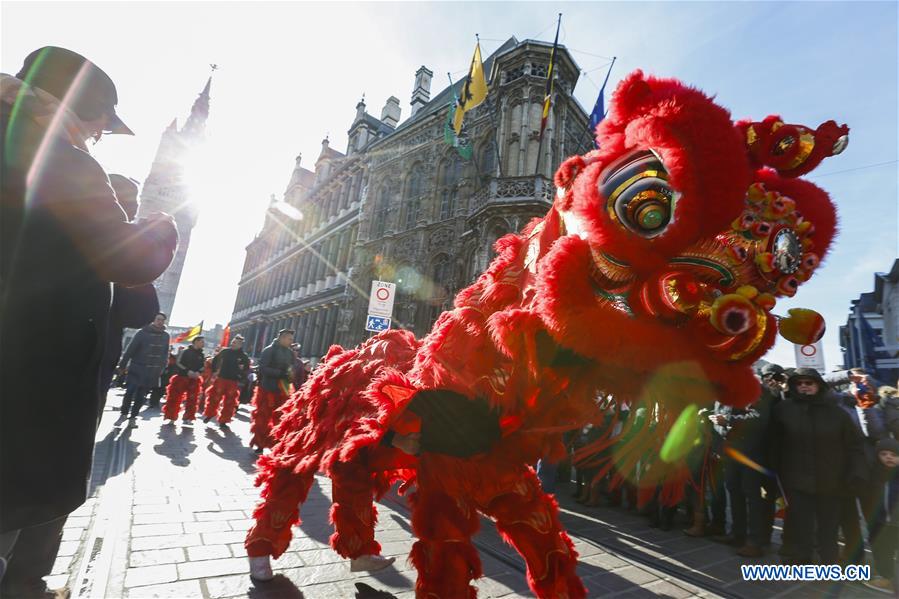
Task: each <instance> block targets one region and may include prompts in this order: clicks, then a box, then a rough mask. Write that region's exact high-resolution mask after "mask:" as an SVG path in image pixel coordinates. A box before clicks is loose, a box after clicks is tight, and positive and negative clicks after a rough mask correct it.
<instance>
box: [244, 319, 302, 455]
mask: <svg viewBox="0 0 899 599" xmlns="http://www.w3.org/2000/svg"><path fill="white" fill-rule="evenodd" d="M293 336H294V331H292V330H290V329H283V330H281V331H279V332H278V337H277V338H276V339H275V340H274V341H272V343H271V345H269V346H268V347H266V348H265V349H264V350H262V355H260V356H259V378H260V380H259V385H257V386H256V393H255V394H254V395H253V420H252V423H251V424H250V432H251V433H253V439H252V440H251V441H250V446H251V447H253V448H254V449H255V451H256V453H262V450H263V449H264V448H265V447H272V446H273V445H274V442H273V441H272V437H271V430H272V429H273V428H274V427H275V425H277V424H278V422H279V421H280V419H281V416H280V413H279V412H278V408H280V407H281V406H282V405H283V404H284V402H285V401H287V397H288V394H289V390H290V369H291V366H293V359H294V355H293V350H291V349H290V346H291V344H292V343H293Z"/></svg>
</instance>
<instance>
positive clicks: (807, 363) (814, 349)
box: [793, 341, 825, 374]
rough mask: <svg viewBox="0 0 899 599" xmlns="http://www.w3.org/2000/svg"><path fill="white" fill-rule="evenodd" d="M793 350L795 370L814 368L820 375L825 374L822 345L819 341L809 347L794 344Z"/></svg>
mask: <svg viewBox="0 0 899 599" xmlns="http://www.w3.org/2000/svg"><path fill="white" fill-rule="evenodd" d="M793 350H794V352H795V354H796V368H814V369H815V370H817V371H818V372H820V373H822V374H823V373H824V372H825V368H824V345H823V344H822V343H821V341H818V342H816V343H811V344H809V345H799V344H798V343H797V344H794V346H793Z"/></svg>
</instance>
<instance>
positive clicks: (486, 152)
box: [478, 136, 496, 178]
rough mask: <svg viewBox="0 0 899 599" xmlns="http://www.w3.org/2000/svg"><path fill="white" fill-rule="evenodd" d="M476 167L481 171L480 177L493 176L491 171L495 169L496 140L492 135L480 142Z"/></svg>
mask: <svg viewBox="0 0 899 599" xmlns="http://www.w3.org/2000/svg"><path fill="white" fill-rule="evenodd" d="M478 168H479V169H480V171H481V177H484V178H488V177H492V176H494V172H493V171H494V170H495V169H496V140H495V139H493V137H492V136H491V137H490V138H489V139H488V140H487V141H485V142H484V143H482V144H481V149H480V151H479V152H478Z"/></svg>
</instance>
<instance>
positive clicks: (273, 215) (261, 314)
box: [231, 38, 593, 361]
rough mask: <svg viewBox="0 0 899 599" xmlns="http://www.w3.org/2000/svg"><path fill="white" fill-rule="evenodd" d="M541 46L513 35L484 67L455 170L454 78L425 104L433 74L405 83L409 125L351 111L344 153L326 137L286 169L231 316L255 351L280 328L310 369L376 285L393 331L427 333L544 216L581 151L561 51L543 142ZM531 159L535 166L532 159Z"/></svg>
mask: <svg viewBox="0 0 899 599" xmlns="http://www.w3.org/2000/svg"><path fill="white" fill-rule="evenodd" d="M551 48H552V44H548V43H546V42H541V41H535V40H525V41H522V42H519V41H518V40H516V39H515V38H511V39H509V40H508V41H506V42H505V43H504V44H503V45H502V46H501V47H500V48H499V49H498V50H496V51H495V52H494V53H493V54H492V55H491V56H489V57H488V58H487V60H485V63H484V67H485V72H486V73H487V74H488V77H489V90H490V91H489V94H488V98H487V100H486V101H485V102H484V103H483V104H481V105H480V106H478V107H477V108H475V109H474V110H472V111H470V112H468V113H466V115H465V128H464V129H463V136H464V137H465V138H466V142H467V143H470V144H471V146H472V148H473V154H472V157H471V159H463V158H462V157H461V156H460V154H459V152H458V151H457V150H456V148H455V147H453V146H451V145H448V144H447V143H446V141H445V136H444V132H445V127H446V123H447V117H448V111H449V107H450V104H451V102H452V101H453V98H454V93H455V94H458V93H459V89H460V88H461V86H462V84H463V83H464V80H461V81H458V82H456V84H455V85H454V87H455V89H452V88H450V87H447V88H445V89H443V90H442V91H440V92H439V93H438V94H436V95H435V96H433V97H432V96H431V79H432V77H433V73H432V72H431V71H430V70H428V69H427V68H425V67H421V68H420V69H419V70H418V71H417V72H416V74H415V80H414V85H413V92H412V97H411V102H410V104H411V115H410V116H409V117H408V118H407V119H406V120H404V121H402V122H401V108H400V102H399V100H398V99H397V98H395V97H390V98H388V100H387V102H386V103H385V105H384V107H383V109H382V111H381V116H380V118H375V117H374V116H373V115H371V114H369V113H368V112H367V111H366V104H365V102H364V101H360V102H359V103H358V104H357V105H356V114H355V117H354V119H353V122H352V124H351V126H350V128H349V131H348V147H347V150H346V153H341V152H338V151H336V150H334V149H333V148H331V147H330V145H329V141H328V140H327V139H326V140H324V141H323V142H322V150H321V153H320V154H319V156H318V158H317V159H316V161H315V164H314V165H313V166H314V168H313V169H312V170H310V169H307V168H305V167H303V166H302V164H301V158H300V157H297V161H296V166H295V168H294V171H293V173H292V175H291V179H290V182H289V184H288V186H287V189H286V190H285V193H284V198H283V200H276V199H275V198H272V203H271V204H270V206H269V208H268V211H267V214H266V219H265V224H264V225H263V228H262V231H261V232H260V233H259V234H258V235H257V236H256V238H255V239H254V240H253V241H252V242H251V243H250V244H249V245H248V246H247V254H246V261H245V263H244V269H243V273H242V275H241V278H240V282H239V289H238V295H237V300H236V303H235V307H234V312H233V315H232V319H231V330H232V332H233V333H238V332H240V333H242V334H243V335H244V337H246V338H247V348H248V351H249V352H250V353H252V354H256V353H258V352H259V351H260V350H261V348H262V347H264V346H265V345H266V344H268V343H269V342H270V341H271V339H272V338H273V336H274V334H275V333H276V332H277V331H278V330H279V329H282V328H293V329H296V330H297V340H298V341H299V342H300V343H301V344H302V349H301V354H302V355H303V356H304V357H306V358H309V359H312V360H313V361H316V360H318V359H319V358H320V357H321V356H322V355H323V354H325V353H326V352H327V350H328V347H329V346H330V345H331V344H333V343H337V344H340V345H343V346H352V345H355V344H357V343H359V342H360V341H362V340H363V339H365V338H367V337H368V336H369V333H367V332H366V331H365V321H366V314H367V308H368V298H369V292H370V289H371V283H372V281H373V280H384V281H391V282H394V283H396V285H397V296H396V302H395V307H394V313H393V326H394V327H402V328H406V329H410V330H413V331H414V332H415V333H416V334H417V335H424V334H425V333H427V332H428V330H429V329H430V327H431V325H432V324H433V323H434V321H435V320H436V318H437V316H438V315H439V314H440V313H441V312H442V311H443V310H446V309H447V308H449V307H450V306H451V305H452V298H453V296H454V295H455V293H456V292H457V291H458V290H459V289H461V288H463V287H464V286H466V285H468V284H469V283H471V282H472V281H473V280H474V279H475V278H476V277H477V275H478V274H479V273H480V272H481V271H483V270H484V269H485V268H486V267H487V265H488V264H489V262H490V260H491V259H492V257H493V255H494V254H493V244H494V243H495V241H496V240H497V239H498V238H499V237H501V236H503V235H505V234H507V233H510V232H517V231H519V230H521V229H522V228H523V227H524V226H525V225H526V224H527V223H528V222H529V221H530V220H531V219H533V218H534V217H538V216H542V215H543V214H545V213H546V211H547V209H548V208H549V207H550V206H551V204H552V201H553V197H554V193H555V189H554V187H553V184H552V175H553V173H554V172H555V169H556V168H557V167H558V165H559V163H560V162H561V161H562V160H563V159H564V158H566V157H568V156H569V155H572V154H576V153H584V152H587V151H588V150H589V149H591V148H592V143H593V140H592V135H591V133H590V132H589V131H588V125H587V123H588V115H587V113H586V112H585V111H584V109H583V108H582V107H581V106H580V105H579V104H578V102H577V101H576V100H575V99H574V98H573V96H572V92H573V90H574V86H575V84H576V83H577V79H578V76H579V74H580V71H579V69H578V66H577V65H576V64H575V62H574V61H573V59H572V58H571V56H570V55H569V53H568V52H567V51H566V50H565V49H564V47H561V46H560V48H559V51H558V53H557V63H556V70H555V76H556V78H557V79H556V82H555V94H554V98H553V106H552V109H551V113H550V116H549V120H548V122H547V126H546V131H545V133H544V139H543V142H542V143H540V139H539V132H540V121H541V115H542V107H543V98H544V91H545V87H546V72H547V68H548V65H549V56H550V50H551ZM538 154H539V156H538Z"/></svg>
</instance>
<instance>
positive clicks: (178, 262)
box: [137, 77, 212, 316]
mask: <svg viewBox="0 0 899 599" xmlns="http://www.w3.org/2000/svg"><path fill="white" fill-rule="evenodd" d="M211 85H212V77H210V78H209V79H208V80H207V81H206V86H205V87H204V88H203V91H201V92H200V95H199V96H198V97H197V99H196V100H195V101H194V104H193V107H192V108H191V110H190V116H188V117H187V121H186V122H185V123H184V127H182V128H181V130H180V131H179V130H178V120H177V119H175V120H173V121H172V124H171V125H169V126H168V128H167V129H166V130H165V131H164V132H163V134H162V138H161V139H160V141H159V148H158V149H157V151H156V158H155V159H154V160H153V166H152V167H151V168H150V174H149V175H148V176H147V179H146V181H144V186H143V190H142V192H141V197H140V207H139V209H138V213H137V215H138V217H141V218H142V217H145V216H148V215H151V214H154V213H157V212H165V213H167V214H171V215H172V216H173V217H174V218H175V225H176V226H177V227H178V250H177V251H176V252H175V257H174V259H173V260H172V263H171V265H170V266H169V267H168V268H167V269H166V271H165V272H164V273H162V275H160V277H159V278H158V279H156V281H155V282H154V283H153V284H154V286H155V287H156V293H157V294H158V295H159V309H160V310H161V311H162V312H164V313H165V314H168V315H169V316H171V314H172V307H173V306H174V305H175V296H176V294H177V293H178V284H179V283H180V282H181V271H182V270H184V259H185V257H186V256H187V248H188V247H189V246H190V234H191V231H192V230H193V228H194V226H195V225H196V224H197V210H196V206H195V204H194V203H193V202H192V201H191V198H190V194H189V189H188V187H187V184H186V182H185V180H184V158H185V155H186V154H187V153H188V152H190V151H191V149H192V148H193V147H195V146H197V144H199V143H201V142H202V141H203V139H204V135H205V131H206V120H207V119H208V117H209V87H210V86H211Z"/></svg>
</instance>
